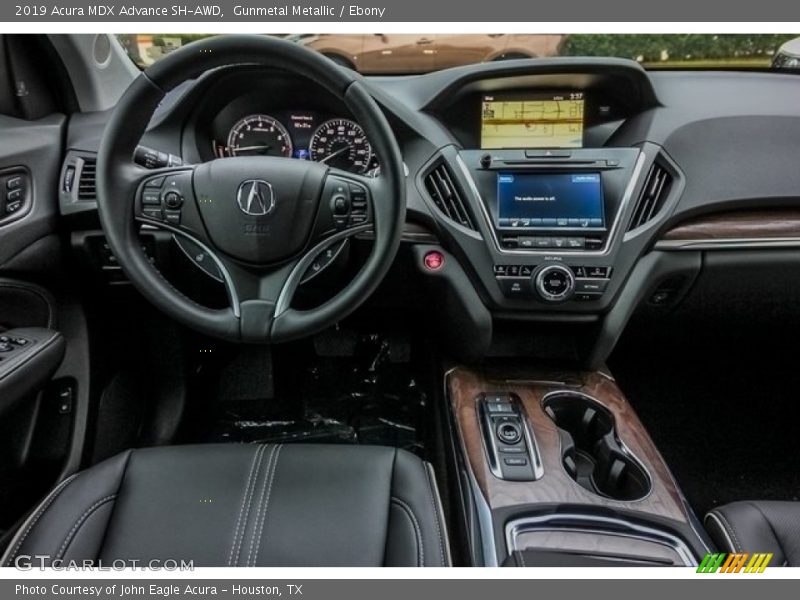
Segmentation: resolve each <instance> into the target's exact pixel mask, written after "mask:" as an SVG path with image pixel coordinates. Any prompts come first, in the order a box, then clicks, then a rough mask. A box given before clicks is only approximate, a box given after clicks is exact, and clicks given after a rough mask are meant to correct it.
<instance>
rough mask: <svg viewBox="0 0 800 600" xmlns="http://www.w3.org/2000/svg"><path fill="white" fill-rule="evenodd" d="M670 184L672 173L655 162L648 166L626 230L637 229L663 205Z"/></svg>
mask: <svg viewBox="0 0 800 600" xmlns="http://www.w3.org/2000/svg"><path fill="white" fill-rule="evenodd" d="M671 186H672V175H670V174H669V173H668V172H667V170H666V169H665V168H664V167H662V166H661V165H660V164H658V163H657V162H655V163H653V166H652V167H650V172H649V173H648V174H647V179H646V180H645V182H644V187H642V193H641V195H640V196H639V200H638V201H637V202H636V207H635V208H634V210H633V217H631V223H630V225H629V226H628V231H631V230H633V229H637V228H638V227H641V226H642V225H644V224H646V223H648V222H649V221H650V220H651V219H652V218H653V217H655V216H656V215H657V214H658V212H659V211H660V210H661V209H662V208H663V207H664V201H665V200H666V199H667V196H668V195H669V190H670V187H671Z"/></svg>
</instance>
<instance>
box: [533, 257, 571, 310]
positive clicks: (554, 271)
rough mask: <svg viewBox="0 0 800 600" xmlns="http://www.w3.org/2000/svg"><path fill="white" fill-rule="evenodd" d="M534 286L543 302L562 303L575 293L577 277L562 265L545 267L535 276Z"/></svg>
mask: <svg viewBox="0 0 800 600" xmlns="http://www.w3.org/2000/svg"><path fill="white" fill-rule="evenodd" d="M534 286H535V288H536V291H537V292H538V294H539V295H540V296H541V297H542V299H543V300H547V301H548V302H562V301H564V300H568V299H569V298H570V297H571V296H572V294H573V293H574V292H575V275H574V274H573V273H572V270H571V269H570V268H569V267H566V266H564V265H562V264H558V263H556V264H549V265H544V266H542V267H541V268H540V269H539V271H538V272H537V273H535V274H534Z"/></svg>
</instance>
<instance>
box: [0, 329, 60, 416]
mask: <svg viewBox="0 0 800 600" xmlns="http://www.w3.org/2000/svg"><path fill="white" fill-rule="evenodd" d="M65 349H66V342H65V341H64V336H62V335H61V334H60V333H59V332H58V331H54V330H52V329H44V328H39V327H25V328H20V329H10V330H8V331H4V332H2V333H0V414H2V413H4V412H5V411H7V410H8V409H9V408H11V407H12V406H14V405H15V404H16V403H17V402H19V401H20V400H22V399H23V398H25V397H27V396H29V395H30V394H32V393H34V392H37V391H39V390H40V389H42V388H44V386H45V385H47V382H48V381H50V378H51V377H52V376H53V374H54V373H55V372H56V369H58V366H59V365H60V364H61V360H62V359H63V358H64V350H65Z"/></svg>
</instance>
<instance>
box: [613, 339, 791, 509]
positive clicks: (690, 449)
mask: <svg viewBox="0 0 800 600" xmlns="http://www.w3.org/2000/svg"><path fill="white" fill-rule="evenodd" d="M670 338H672V339H670ZM700 340H702V341H700ZM753 341H756V342H759V340H753ZM760 342H761V343H755V344H741V343H738V342H731V343H726V340H725V339H724V338H718V339H709V338H703V337H702V336H700V337H698V338H695V343H691V340H688V339H684V340H680V339H675V338H674V337H672V336H670V335H668V332H665V331H662V332H660V335H659V333H656V334H654V335H649V334H645V335H636V336H632V337H629V338H628V339H626V340H624V342H623V344H622V345H621V346H620V347H619V348H618V351H617V352H615V355H614V356H613V357H612V360H611V363H610V366H611V369H612V371H613V373H614V375H615V376H616V378H617V380H618V382H619V384H620V386H621V387H622V389H623V390H624V391H625V393H626V394H627V396H628V398H629V400H630V402H631V404H632V405H633V406H634V408H635V409H636V411H637V413H638V414H639V416H640V418H641V419H642V421H643V422H644V424H645V426H646V427H647V429H648V431H649V432H650V435H651V436H652V438H653V439H654V441H655V443H656V445H657V446H658V448H659V449H660V450H661V453H662V455H663V456H664V458H665V459H666V461H667V464H668V465H669V466H670V468H671V469H672V471H673V473H674V475H675V477H676V478H677V480H678V483H679V484H680V486H681V487H682V489H683V491H684V493H685V494H686V496H687V498H688V500H689V502H690V503H691V504H692V506H693V507H694V509H695V511H696V512H697V514H698V515H699V516H701V517H702V516H703V515H704V514H705V512H706V511H708V510H709V509H710V508H713V507H714V506H718V505H720V504H724V503H727V502H732V501H735V500H749V499H761V500H766V499H770V500H800V393H798V390H800V368H798V364H797V362H796V358H795V357H796V354H795V353H794V352H786V351H785V350H786V349H784V348H781V347H780V345H777V344H776V345H770V344H769V343H766V341H765V340H760Z"/></svg>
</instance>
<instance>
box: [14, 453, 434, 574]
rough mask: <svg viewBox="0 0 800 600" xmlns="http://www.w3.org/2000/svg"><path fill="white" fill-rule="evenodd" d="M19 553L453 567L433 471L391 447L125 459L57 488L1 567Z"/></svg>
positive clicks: (206, 562) (108, 559)
mask: <svg viewBox="0 0 800 600" xmlns="http://www.w3.org/2000/svg"><path fill="white" fill-rule="evenodd" d="M20 555H29V556H34V555H47V556H49V557H50V559H48V560H46V561H45V564H49V563H50V560H56V559H57V560H61V561H64V562H62V565H63V564H67V563H68V561H72V560H76V561H84V560H91V561H95V562H97V561H102V563H103V564H111V563H112V561H115V560H119V559H122V560H139V561H142V562H141V563H140V564H146V563H147V562H148V561H150V560H154V559H155V560H162V561H163V560H169V559H171V560H181V559H182V560H192V561H194V565H195V566H446V565H448V564H449V554H448V547H447V540H446V532H445V526H444V522H443V519H442V512H441V506H440V502H439V497H438V494H437V489H436V484H435V481H434V478H433V473H432V471H431V469H430V467H429V465H427V464H426V463H424V462H423V461H421V460H420V459H418V458H417V457H416V456H414V455H412V454H410V453H408V452H405V451H403V450H395V449H393V448H383V447H369V446H343V445H342V446H322V445H312V444H308V445H302V444H298V445H284V446H281V445H278V446H276V445H240V444H226V445H202V446H174V447H164V448H148V449H141V450H129V451H126V452H124V453H122V454H120V455H118V456H116V457H114V458H111V459H109V460H107V461H105V462H103V463H100V464H98V465H95V466H93V467H92V468H90V469H88V470H86V471H84V472H82V473H79V474H77V475H76V476H73V477H71V478H69V479H67V480H65V481H64V482H63V483H61V484H60V485H59V486H58V487H56V488H55V489H54V490H53V491H52V492H51V493H50V494H49V495H48V496H47V498H45V500H44V501H43V502H42V504H41V505H40V506H39V507H38V508H37V509H36V510H35V511H34V512H33V513H32V514H31V516H30V518H28V520H27V521H26V522H25V524H24V525H23V526H22V527H21V528H20V530H19V531H18V533H17V534H16V536H15V538H14V539H13V540H12V542H11V544H10V545H9V547H8V549H7V550H6V552H5V555H4V556H3V560H2V562H0V564H2V565H11V564H13V563H14V561H15V557H17V556H20ZM37 564H38V562H37ZM162 564H163V563H162Z"/></svg>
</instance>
